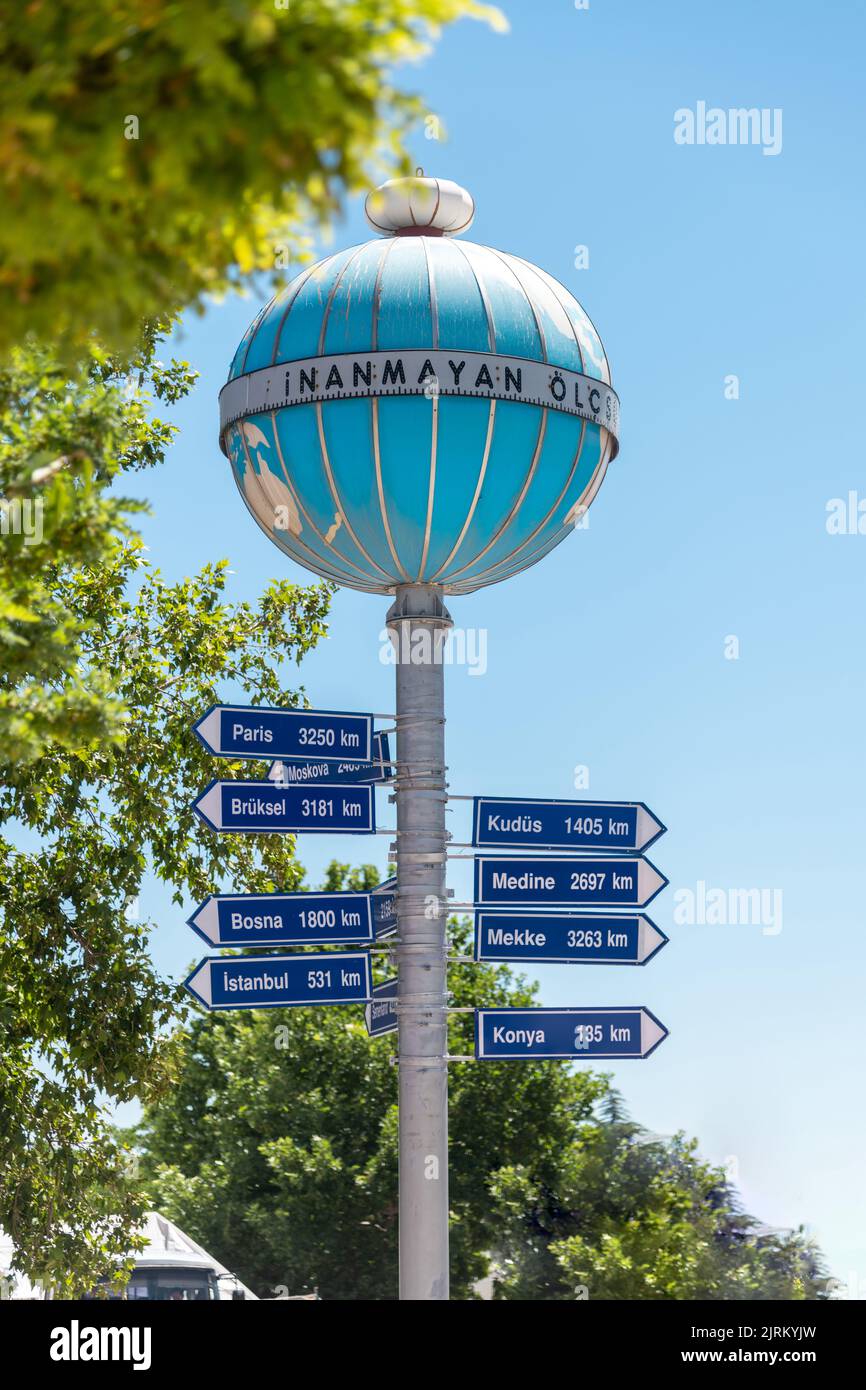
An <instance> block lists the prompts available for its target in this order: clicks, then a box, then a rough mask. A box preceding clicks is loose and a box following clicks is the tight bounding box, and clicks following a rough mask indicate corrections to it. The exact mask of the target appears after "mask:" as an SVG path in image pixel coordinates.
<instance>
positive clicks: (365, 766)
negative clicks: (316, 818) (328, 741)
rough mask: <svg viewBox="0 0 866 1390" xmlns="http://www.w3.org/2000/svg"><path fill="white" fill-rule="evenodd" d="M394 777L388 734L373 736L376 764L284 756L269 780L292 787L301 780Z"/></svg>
mask: <svg viewBox="0 0 866 1390" xmlns="http://www.w3.org/2000/svg"><path fill="white" fill-rule="evenodd" d="M393 776H394V768H393V767H392V766H391V745H390V743H389V741H388V735H387V734H386V733H381V732H380V733H377V734H374V735H373V761H372V763H359V762H345V763H333V762H326V761H325V760H324V759H321V760H319V761H318V762H316V761H310V760H309V759H306V758H281V759H280V760H279V761H277V762H274V763H271V766H270V768H269V769H268V781H269V782H274V783H275V784H276V785H277V786H278V787H291V786H294V785H295V784H297V783H310V782H330V783H332V784H333V785H337V784H339V785H340V786H343V785H345V784H347V783H348V784H353V783H354V784H357V783H359V782H370V783H372V784H373V785H374V786H375V785H376V784H377V783H379V782H390V781H391V779H392V778H393Z"/></svg>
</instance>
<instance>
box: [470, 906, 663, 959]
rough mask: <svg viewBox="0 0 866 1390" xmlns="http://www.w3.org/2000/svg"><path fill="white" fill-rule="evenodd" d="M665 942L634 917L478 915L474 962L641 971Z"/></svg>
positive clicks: (642, 918)
mask: <svg viewBox="0 0 866 1390" xmlns="http://www.w3.org/2000/svg"><path fill="white" fill-rule="evenodd" d="M667 942H668V938H667V937H666V936H665V934H664V932H661V931H659V929H658V927H657V926H656V924H655V922H651V921H650V919H649V917H645V916H644V915H643V913H640V914H639V915H638V916H628V915H626V914H623V915H622V916H614V915H608V916H603V917H590V916H588V915H587V916H583V915H578V914H576V913H575V914H574V915H570V916H569V915H565V914H561V915H554V914H551V913H545V912H532V913H526V914H525V915H523V916H521V915H520V914H519V913H516V912H511V913H508V912H479V913H477V914H476V917H475V959H476V960H528V961H531V960H534V961H548V962H551V963H555V964H565V965H576V964H586V965H589V964H597V965H646V963H647V961H648V960H651V959H652V957H653V956H654V955H655V954H656V952H657V951H660V950H661V949H662V947H663V946H666V945H667Z"/></svg>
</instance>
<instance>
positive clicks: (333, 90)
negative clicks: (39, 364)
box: [0, 0, 504, 358]
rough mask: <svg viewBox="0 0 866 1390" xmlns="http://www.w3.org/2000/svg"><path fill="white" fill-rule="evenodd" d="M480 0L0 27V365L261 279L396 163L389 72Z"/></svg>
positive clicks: (245, 1) (297, 2) (152, 7)
mask: <svg viewBox="0 0 866 1390" xmlns="http://www.w3.org/2000/svg"><path fill="white" fill-rule="evenodd" d="M464 15H465V16H471V17H474V18H476V19H486V20H487V21H489V22H492V23H494V24H496V25H497V26H498V27H502V26H503V24H504V21H502V19H501V17H500V16H499V15H498V13H497V12H496V11H495V10H494V9H492V8H491V7H489V6H487V5H483V4H480V3H478V0H273V2H272V3H270V4H266V5H265V4H261V3H259V2H258V0H231V2H230V3H229V0H183V3H181V4H178V3H173V0H65V3H64V4H62V5H51V4H39V3H35V4H29V5H22V6H19V7H18V8H17V11H16V14H15V21H14V23H12V24H9V25H7V26H6V28H5V33H4V36H3V38H2V39H0V164H2V167H3V170H4V201H3V217H2V218H0V265H2V267H3V269H2V271H0V358H2V357H3V356H5V355H6V353H7V352H8V351H9V349H10V347H14V346H18V345H20V344H21V343H22V342H23V340H24V337H25V335H27V334H28V333H34V334H35V335H36V336H37V337H38V338H40V339H42V340H44V341H46V342H52V343H55V344H57V343H58V342H60V341H61V340H63V341H65V342H66V343H67V345H68V346H70V347H71V348H73V349H74V348H75V346H76V345H81V344H82V343H85V342H86V341H87V340H88V338H89V335H90V334H91V332H95V333H96V335H97V336H98V337H99V338H100V340H101V341H102V342H103V343H105V344H107V345H108V346H109V347H110V348H112V349H113V350H121V351H123V352H128V351H130V350H132V349H134V347H135V346H136V345H137V342H138V334H139V328H140V324H141V321H142V320H146V319H151V318H154V317H162V316H164V315H166V314H170V313H173V312H175V311H177V310H179V309H181V308H185V307H186V306H188V305H189V304H192V303H200V302H201V300H202V296H203V295H205V294H212V293H214V292H218V291H221V290H223V289H225V288H226V287H227V285H228V284H229V283H231V282H232V281H233V280H236V278H237V276H238V275H246V274H248V273H249V272H251V271H254V270H262V271H267V272H270V273H271V274H273V273H274V272H275V271H276V273H277V274H278V275H279V273H280V271H281V270H282V268H284V267H285V265H286V264H287V259H288V258H290V257H293V256H295V255H296V254H297V253H298V251H299V249H302V246H303V243H302V242H300V241H299V229H300V227H301V226H302V225H304V224H306V223H307V222H309V221H310V220H314V221H319V222H323V221H325V220H327V219H328V218H330V217H331V216H332V214H333V213H334V211H335V210H336V208H337V207H338V206H339V204H340V201H341V199H342V196H343V195H344V194H345V193H346V192H355V191H357V190H359V189H361V188H363V187H365V186H367V185H368V182H369V179H370V175H371V168H370V165H371V160H377V162H378V165H379V168H380V170H385V169H388V170H394V169H395V168H397V167H402V168H403V169H404V171H405V166H406V158H405V156H403V155H401V153H400V150H401V144H402V136H403V135H404V134H405V132H406V129H407V127H408V125H409V123H410V122H411V121H413V120H415V119H417V118H418V116H419V115H420V114H421V110H422V108H421V106H420V104H419V102H418V101H417V100H415V99H413V98H411V97H409V96H407V95H406V93H405V92H404V91H403V90H402V88H400V87H398V86H397V85H396V83H395V81H394V79H393V78H392V76H391V75H390V73H391V69H392V67H393V66H394V65H395V64H399V63H405V62H407V61H411V60H416V59H418V58H419V57H420V56H421V55H422V54H423V53H424V52H425V51H426V49H427V47H428V45H429V42H430V40H431V39H433V38H434V37H435V36H436V34H437V33H438V31H439V29H440V28H441V26H443V25H446V24H450V23H452V22H453V21H454V20H457V19H459V18H460V17H461V16H464Z"/></svg>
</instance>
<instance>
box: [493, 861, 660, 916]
mask: <svg viewBox="0 0 866 1390" xmlns="http://www.w3.org/2000/svg"><path fill="white" fill-rule="evenodd" d="M667 881H668V880H667V879H666V878H665V877H664V875H663V874H660V873H659V871H658V869H657V868H656V867H655V865H654V864H651V863H650V861H649V860H648V859H643V858H636V859H604V858H602V859H580V858H576V857H572V858H569V859H558V858H553V857H550V858H543V859H518V858H508V857H505V858H502V859H488V858H487V857H486V856H483V855H479V856H477V857H476V860H475V898H474V901H475V902H476V903H478V904H479V905H481V906H483V907H646V905H647V903H648V902H650V901H651V900H652V899H653V898H654V897H655V896H656V894H657V893H660V892H661V890H662V889H663V888H664V887H665V885H666V884H667Z"/></svg>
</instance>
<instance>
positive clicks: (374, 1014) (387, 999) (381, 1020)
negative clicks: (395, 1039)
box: [364, 979, 397, 1038]
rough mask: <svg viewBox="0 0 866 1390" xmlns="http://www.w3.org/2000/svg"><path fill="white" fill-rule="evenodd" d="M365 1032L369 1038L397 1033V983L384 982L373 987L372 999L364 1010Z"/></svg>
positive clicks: (393, 981) (391, 981)
mask: <svg viewBox="0 0 866 1390" xmlns="http://www.w3.org/2000/svg"><path fill="white" fill-rule="evenodd" d="M364 1017H365V1020H366V1023H367V1032H368V1033H369V1034H370V1037H371V1038H381V1037H383V1036H384V1035H385V1033H396V1031H397V981H396V979H393V980H386V981H385V983H384V984H381V985H374V986H373V998H372V999H371V1000H370V1002H369V1004H368V1005H367V1007H366V1009H365V1010H364Z"/></svg>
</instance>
